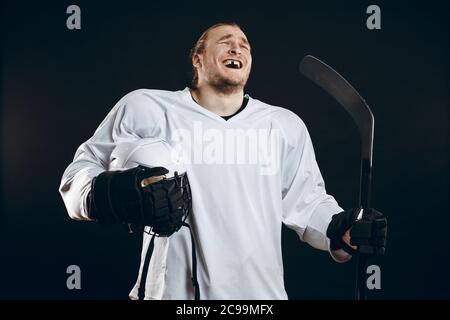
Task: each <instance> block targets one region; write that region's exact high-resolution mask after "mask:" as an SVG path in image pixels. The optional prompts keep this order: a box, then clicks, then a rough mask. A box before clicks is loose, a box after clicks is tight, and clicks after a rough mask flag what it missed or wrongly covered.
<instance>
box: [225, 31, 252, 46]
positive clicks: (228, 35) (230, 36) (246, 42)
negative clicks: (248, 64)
mask: <svg viewBox="0 0 450 320" xmlns="http://www.w3.org/2000/svg"><path fill="white" fill-rule="evenodd" d="M232 37H233V35H232V34H231V33H230V34H227V35H224V36H223V37H221V38H220V39H219V40H217V41H222V40H227V39H230V38H232ZM239 39H240V40H241V41H242V42H244V43H245V44H246V45H248V46H249V47H251V46H250V43H249V42H248V40H247V39H245V38H244V37H239Z"/></svg>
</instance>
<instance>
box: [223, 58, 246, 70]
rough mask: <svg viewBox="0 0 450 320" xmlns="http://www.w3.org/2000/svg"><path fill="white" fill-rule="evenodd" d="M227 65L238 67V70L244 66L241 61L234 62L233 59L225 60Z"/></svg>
mask: <svg viewBox="0 0 450 320" xmlns="http://www.w3.org/2000/svg"><path fill="white" fill-rule="evenodd" d="M225 65H233V66H237V67H238V68H241V67H242V64H241V62H240V61H238V60H233V59H227V60H225Z"/></svg>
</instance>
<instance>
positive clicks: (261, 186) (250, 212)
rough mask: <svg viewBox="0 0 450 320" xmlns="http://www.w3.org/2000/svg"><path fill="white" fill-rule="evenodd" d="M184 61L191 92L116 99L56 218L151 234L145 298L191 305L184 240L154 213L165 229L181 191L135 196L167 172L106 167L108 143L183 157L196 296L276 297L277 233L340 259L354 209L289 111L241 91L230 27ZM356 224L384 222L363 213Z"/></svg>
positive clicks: (245, 52)
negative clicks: (328, 183) (148, 142)
mask: <svg viewBox="0 0 450 320" xmlns="http://www.w3.org/2000/svg"><path fill="white" fill-rule="evenodd" d="M191 58H192V67H193V74H194V76H193V80H192V85H191V87H186V88H185V89H184V90H180V91H175V92H173V91H164V90H150V89H140V90H136V91H133V92H131V93H129V94H127V95H126V96H124V97H123V98H122V99H121V100H120V101H119V102H118V103H117V104H116V105H115V106H114V108H113V109H112V110H111V111H110V113H109V114H108V115H107V117H106V118H105V120H104V121H103V122H102V123H101V124H100V126H99V127H98V128H97V130H96V132H95V134H94V135H93V136H92V137H91V138H90V139H89V140H87V141H86V142H84V143H83V144H82V145H81V146H80V147H79V148H78V150H77V152H76V154H75V158H74V160H73V162H72V163H71V164H70V165H69V166H68V167H67V169H66V171H65V172H64V175H63V177H62V181H61V185H60V189H59V190H60V193H61V195H62V197H63V200H64V202H65V204H66V207H67V211H68V213H69V215H70V217H71V218H73V219H77V220H90V221H98V222H99V223H135V224H141V225H146V226H150V227H153V228H157V229H158V230H162V231H161V232H160V233H161V236H165V237H170V238H169V240H170V241H169V242H167V241H166V242H164V243H165V244H166V245H167V247H165V250H167V252H166V253H165V254H164V255H157V256H155V257H152V259H159V260H161V261H157V262H155V263H154V265H157V266H159V267H152V268H150V269H149V270H148V272H149V274H150V275H149V276H148V277H147V278H148V279H159V280H158V282H157V283H153V285H149V286H148V288H149V289H148V290H147V291H146V293H145V297H146V299H192V298H193V297H194V290H193V288H192V286H191V285H190V281H191V280H190V275H191V272H192V270H191V262H192V257H191V238H190V234H189V231H188V230H187V229H185V228H181V229H179V230H178V231H177V232H175V231H174V228H172V227H171V225H170V226H168V227H167V226H161V225H160V221H162V220H164V219H160V217H164V216H168V217H170V218H168V219H166V220H167V221H171V223H173V219H176V218H173V217H176V216H177V215H176V214H174V213H176V210H177V209H178V208H179V207H181V206H183V205H185V204H184V203H183V201H185V200H184V198H183V197H182V188H181V187H180V186H177V185H176V184H175V183H173V184H168V185H166V187H164V188H160V187H157V188H156V187H155V188H154V190H153V191H152V190H148V189H147V190H146V192H145V193H143V192H142V188H141V182H142V180H144V179H147V178H149V177H160V176H164V174H166V173H167V172H168V171H167V170H165V169H164V168H161V167H157V168H148V167H146V166H137V167H134V168H131V169H126V170H109V169H110V163H111V162H112V161H113V160H114V159H112V153H113V150H114V149H115V148H116V147H117V145H118V144H120V143H122V142H127V141H139V140H140V139H145V138H155V139H160V140H162V141H165V142H166V143H167V144H168V145H170V146H171V147H172V148H174V149H176V150H177V151H178V152H180V153H182V154H183V164H184V166H185V168H186V172H187V176H188V178H189V184H190V188H191V190H192V215H190V216H189V217H188V220H189V223H190V224H191V225H192V229H193V231H194V234H195V242H196V245H197V258H198V285H199V288H200V291H201V298H202V299H287V294H286V291H285V288H284V283H283V263H282V254H281V252H282V251H281V230H282V228H281V226H282V224H283V223H284V224H285V225H286V226H287V227H289V228H291V229H293V230H295V231H296V232H297V234H298V235H299V237H300V239H301V240H302V241H305V242H307V243H309V244H310V245H311V246H313V247H314V248H317V249H320V250H326V251H329V252H330V254H331V256H332V257H333V258H334V259H335V260H336V261H339V262H345V261H348V260H349V259H350V258H351V256H352V254H353V253H354V252H356V251H355V249H356V248H355V247H354V246H351V244H350V237H349V234H350V233H349V231H350V230H351V228H353V227H355V225H357V224H358V222H359V221H360V220H358V216H359V215H360V214H361V210H360V209H349V210H343V209H342V208H341V207H339V205H338V204H337V202H336V201H335V199H334V198H333V197H332V196H331V195H328V194H327V193H326V190H325V186H324V181H323V179H322V176H321V173H320V170H319V168H318V165H317V163H316V159H315V155H314V150H313V145H312V142H311V139H310V136H309V134H308V131H307V128H306V126H305V124H304V123H303V121H302V120H301V119H300V118H299V117H298V116H297V115H296V114H294V113H293V112H291V111H289V110H287V109H285V108H282V107H277V106H272V105H269V104H266V103H264V102H262V101H259V100H257V99H254V98H252V97H250V96H249V95H248V94H244V88H245V85H246V82H247V79H248V77H249V74H250V70H251V65H252V54H251V46H250V43H249V41H248V39H247V37H246V35H245V34H244V32H243V31H242V30H241V28H240V27H239V26H238V25H236V24H234V23H225V24H217V25H214V26H212V27H211V28H209V29H208V30H206V31H205V32H204V33H203V34H202V36H201V37H200V38H199V40H198V41H197V43H196V44H195V46H194V47H193V49H192V51H191ZM157 180H158V179H156V180H155V181H157ZM155 183H158V182H155ZM156 217H159V218H158V219H156ZM365 219H366V220H367V219H368V220H370V221H375V220H381V219H385V218H384V217H383V215H382V214H381V213H379V212H377V211H376V210H373V209H371V212H370V213H369V214H368V215H367V218H365ZM158 221H159V222H158ZM366 225H367V224H366ZM175 229H177V228H175ZM159 243H160V242H158V241H155V249H154V250H155V251H156V252H159V251H161V247H160V245H162V244H159ZM368 243H370V244H371V245H373V246H375V247H377V249H378V248H380V247H383V246H384V244H385V230H384V232H381V233H374V234H371V235H370V236H369V237H368ZM162 260H163V261H162ZM132 296H133V295H132Z"/></svg>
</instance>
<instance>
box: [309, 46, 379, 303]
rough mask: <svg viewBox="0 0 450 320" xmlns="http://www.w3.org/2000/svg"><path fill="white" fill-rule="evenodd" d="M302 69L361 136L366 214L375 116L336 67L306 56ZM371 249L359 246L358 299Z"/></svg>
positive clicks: (362, 202) (362, 294)
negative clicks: (345, 114)
mask: <svg viewBox="0 0 450 320" xmlns="http://www.w3.org/2000/svg"><path fill="white" fill-rule="evenodd" d="M300 72H301V73H302V74H303V75H305V76H306V77H307V78H308V79H310V80H311V81H313V82H314V83H315V84H317V85H318V86H319V87H321V88H322V89H324V90H325V91H326V92H328V93H329V94H330V95H331V96H332V97H333V98H334V99H336V100H337V101H338V102H339V103H340V104H341V106H342V107H344V109H345V110H347V112H348V113H349V114H350V116H351V117H352V118H353V121H354V122H355V124H356V126H357V127H358V130H359V135H360V138H361V178H360V194H359V203H360V205H361V207H362V208H363V209H364V210H363V215H364V213H365V212H368V210H367V209H369V208H370V187H371V179H372V150H373V128H374V118H373V114H372V111H371V110H370V108H369V106H368V105H367V103H366V101H365V100H364V99H363V98H362V97H361V96H360V95H359V93H358V92H357V91H356V90H355V89H354V88H353V87H352V85H351V84H350V83H348V82H347V80H345V79H344V78H343V77H342V76H341V75H340V74H339V73H337V72H336V71H335V70H333V68H331V67H330V66H328V65H327V64H325V63H323V62H322V61H320V60H319V59H317V58H315V57H313V56H309V55H308V56H306V57H304V58H303V59H302V61H301V62H300ZM368 252H370V251H368V248H365V247H364V246H359V248H358V255H357V276H356V292H355V299H357V300H365V299H366V281H365V280H366V264H367V253H368Z"/></svg>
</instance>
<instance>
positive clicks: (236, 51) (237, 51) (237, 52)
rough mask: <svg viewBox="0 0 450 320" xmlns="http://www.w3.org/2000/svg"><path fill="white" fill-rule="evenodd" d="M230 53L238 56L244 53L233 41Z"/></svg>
mask: <svg viewBox="0 0 450 320" xmlns="http://www.w3.org/2000/svg"><path fill="white" fill-rule="evenodd" d="M229 52H230V53H232V54H235V55H237V56H238V55H240V54H241V53H242V50H241V48H240V47H239V44H238V43H237V42H236V41H233V42H232V43H231V46H230V50H229Z"/></svg>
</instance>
